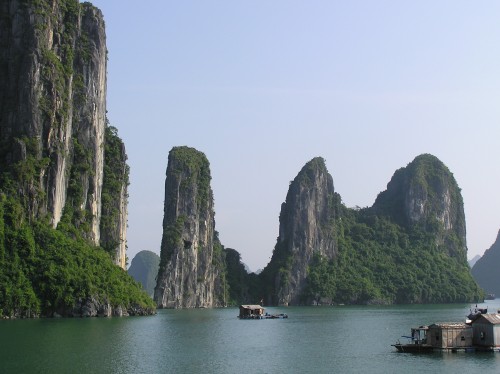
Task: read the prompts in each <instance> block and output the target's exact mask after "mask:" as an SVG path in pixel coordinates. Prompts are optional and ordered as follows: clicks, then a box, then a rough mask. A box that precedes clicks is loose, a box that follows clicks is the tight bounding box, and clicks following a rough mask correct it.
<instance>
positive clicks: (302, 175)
mask: <svg viewBox="0 0 500 374" xmlns="http://www.w3.org/2000/svg"><path fill="white" fill-rule="evenodd" d="M320 174H328V169H327V168H326V162H325V159H324V158H323V157H315V158H313V159H312V160H310V161H308V162H307V163H306V164H305V165H304V166H303V167H302V169H301V170H300V172H299V173H298V174H297V176H296V177H295V179H294V180H293V181H292V184H308V185H309V184H311V183H312V181H314V180H315V179H316V177H317V176H318V175H320Z"/></svg>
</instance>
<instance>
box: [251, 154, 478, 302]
mask: <svg viewBox="0 0 500 374" xmlns="http://www.w3.org/2000/svg"><path fill="white" fill-rule="evenodd" d="M466 254H467V248H466V238H465V216H464V211H463V201H462V196H461V193H460V189H459V188H458V185H457V183H456V181H455V179H454V177H453V175H452V174H451V172H450V171H449V170H448V168H447V167H446V166H445V165H444V164H443V163H442V162H441V161H439V160H438V159H437V158H436V157H434V156H432V155H421V156H418V157H416V158H415V160H413V161H412V162H411V163H410V164H409V165H408V166H407V167H406V168H402V169H400V170H398V171H396V173H395V174H394V176H393V178H392V179H391V181H390V182H389V184H388V187H387V190H386V191H384V192H382V193H380V194H379V196H378V197H377V200H376V202H375V203H374V205H373V206H372V207H366V208H362V209H361V208H356V209H352V208H348V207H346V206H345V205H344V204H343V203H342V199H341V197H340V195H339V194H337V193H335V192H334V190H333V182H332V178H331V177H330V176H329V174H328V172H327V171H326V167H325V163H324V160H323V159H321V158H316V159H313V160H312V161H311V162H309V163H308V164H306V166H304V168H303V169H302V170H301V172H300V173H299V174H298V175H297V177H296V178H295V179H294V181H293V182H292V183H291V184H290V188H289V191H288V194H287V197H286V202H285V203H284V204H282V209H281V213H280V231H279V237H278V241H277V244H276V246H275V248H274V251H273V256H272V258H271V261H270V263H269V264H268V265H267V266H266V268H265V269H264V271H263V272H262V273H261V274H260V275H259V279H260V282H261V287H262V288H261V293H262V294H263V295H264V298H265V300H266V301H267V302H268V303H270V304H288V305H304V304H313V303H314V304H323V303H328V304H331V303H349V304H373V303H376V304H392V303H436V302H470V301H477V300H480V299H481V296H482V293H481V290H480V289H479V287H478V286H477V284H476V283H475V282H474V280H473V279H472V276H471V274H470V269H469V267H468V264H467V260H466Z"/></svg>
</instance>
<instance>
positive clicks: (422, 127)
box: [93, 0, 500, 270]
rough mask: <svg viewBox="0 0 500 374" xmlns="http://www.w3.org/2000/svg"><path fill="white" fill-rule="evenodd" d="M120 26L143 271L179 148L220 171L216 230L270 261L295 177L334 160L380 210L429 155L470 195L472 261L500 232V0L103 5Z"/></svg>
mask: <svg viewBox="0 0 500 374" xmlns="http://www.w3.org/2000/svg"><path fill="white" fill-rule="evenodd" d="M93 4H94V5H96V6H97V7H99V8H100V9H101V10H102V11H103V13H104V18H105V21H106V32H107V45H108V51H109V54H108V57H109V61H108V101H107V102H108V105H107V109H108V117H109V120H110V122H111V124H112V125H113V126H115V127H117V128H118V131H119V135H120V136H121V137H122V139H123V140H124V141H125V145H126V148H127V153H128V157H129V164H130V167H131V185H130V190H129V193H130V201H129V230H128V257H129V262H130V261H131V259H132V258H133V257H134V256H135V254H136V253H137V252H139V251H141V250H151V251H154V252H157V253H159V251H160V242H161V236H162V219H163V201H164V182H165V170H166V167H167V156H168V152H169V151H170V149H171V148H172V147H173V146H180V145H188V146H191V147H194V148H196V149H198V150H200V151H202V152H204V153H205V154H206V156H207V158H208V159H209V161H210V166H211V172H212V188H213V191H214V196H215V212H216V216H215V220H216V230H218V231H219V233H220V238H221V241H222V244H223V245H225V246H226V247H231V248H235V249H236V250H238V251H239V252H240V253H241V255H242V259H243V261H244V262H245V263H246V264H248V266H249V267H250V268H251V269H252V270H256V269H258V268H262V267H264V266H265V265H266V264H267V262H268V261H269V259H270V257H271V254H272V250H273V248H274V245H275V242H276V238H277V236H278V225H279V223H278V217H279V212H280V207H281V203H282V202H283V201H284V200H285V197H286V193H287V190H288V186H289V182H290V181H291V180H292V179H293V178H294V177H295V176H296V175H297V173H298V172H299V171H300V169H301V167H302V166H303V165H304V164H305V163H306V162H307V161H309V160H310V159H311V158H313V157H315V156H322V157H324V158H325V159H326V162H327V167H328V170H329V171H330V174H331V175H332V176H333V181H334V185H335V190H336V191H337V192H338V193H340V195H341V196H342V199H343V201H344V203H345V204H346V205H347V206H349V207H353V206H356V205H358V206H361V207H364V206H371V205H372V204H373V202H374V200H375V198H376V196H377V194H378V193H379V192H381V191H383V190H384V189H385V188H386V185H387V183H388V182H389V180H390V178H391V177H392V175H393V173H394V172H395V171H396V169H398V168H400V167H403V166H406V165H407V164H408V163H409V162H411V161H412V160H413V159H414V158H415V157H416V156H417V155H419V154H422V153H431V154H433V155H435V156H437V157H438V158H439V159H440V160H441V161H443V162H444V163H445V164H446V165H447V166H448V167H449V169H450V170H451V172H452V173H453V174H454V175H455V178H456V179H457V182H458V184H459V186H460V187H461V189H462V194H463V197H464V204H465V214H466V220H467V241H468V247H469V254H468V257H469V258H471V257H473V256H474V255H476V254H482V253H483V252H484V250H485V249H487V248H489V247H490V246H491V244H493V242H494V240H495V238H496V236H497V233H498V230H499V229H500V214H499V212H500V198H499V193H500V165H499V161H500V146H499V144H500V124H499V120H500V48H499V46H500V22H499V19H500V1H498V0H490V1H470V0H463V1H460V0H450V1H446V0H440V1H435V0H432V1H431V0H429V1H427V0H424V1H397V0H394V1H382V0H378V1H371V0H365V1H355V0H354V1H334V0H329V1H327V0H324V1H314V0H313V1H296V0H295V1H294V0H286V1H285V0H282V1H264V0H262V1H234V0H233V1H216V0H214V1H148V0H144V1H141V2H137V1H129V0H126V1H118V0H94V1H93Z"/></svg>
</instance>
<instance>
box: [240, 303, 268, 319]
mask: <svg viewBox="0 0 500 374" xmlns="http://www.w3.org/2000/svg"><path fill="white" fill-rule="evenodd" d="M238 318H241V319H262V318H264V308H263V307H261V306H260V305H240V315H239V316H238Z"/></svg>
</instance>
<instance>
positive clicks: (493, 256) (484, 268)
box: [472, 230, 500, 296]
mask: <svg viewBox="0 0 500 374" xmlns="http://www.w3.org/2000/svg"><path fill="white" fill-rule="evenodd" d="M499 267H500V230H499V231H498V235H497V238H496V240H495V242H494V243H493V244H492V246H491V247H490V248H489V249H487V250H486V251H485V252H484V254H483V256H482V257H481V258H480V259H479V260H477V262H476V263H475V265H474V266H473V267H472V275H473V276H474V279H475V280H476V281H477V283H479V285H480V286H481V287H482V288H483V289H484V290H485V291H486V292H487V293H494V294H495V295H496V296H500V273H499V271H498V269H499Z"/></svg>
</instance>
